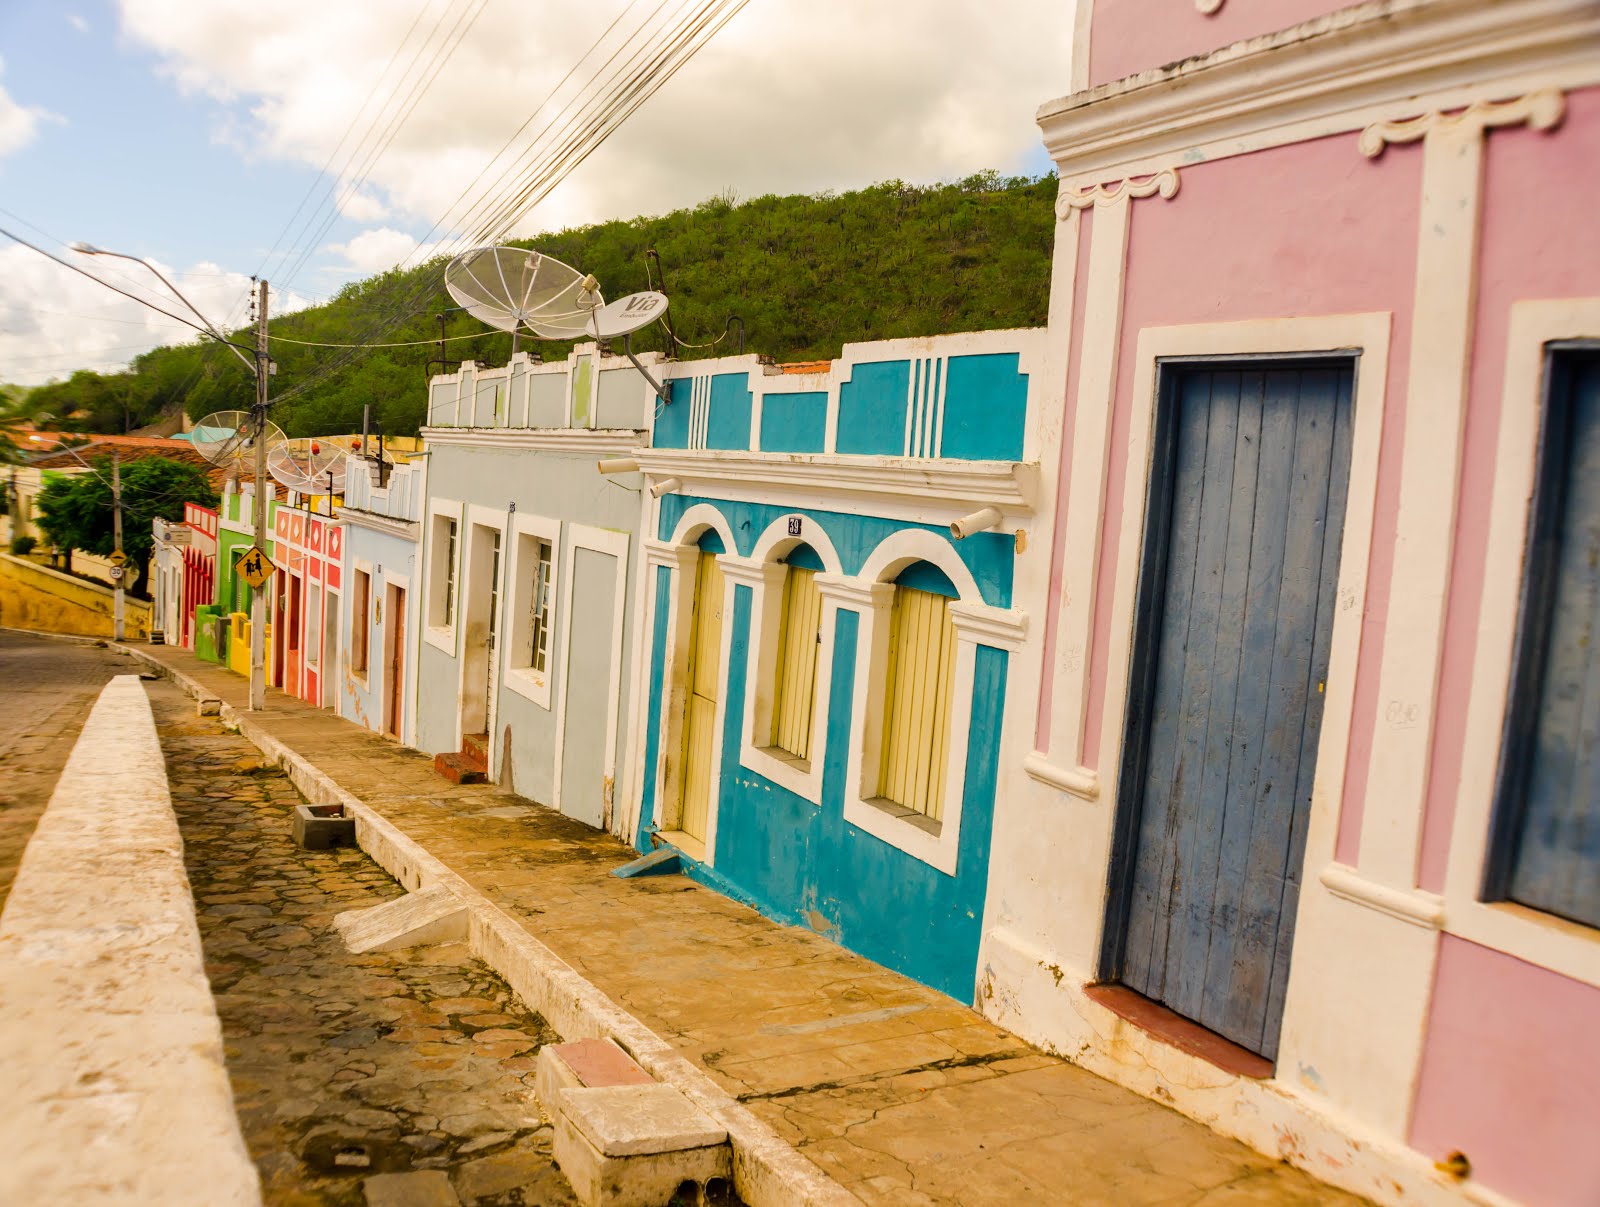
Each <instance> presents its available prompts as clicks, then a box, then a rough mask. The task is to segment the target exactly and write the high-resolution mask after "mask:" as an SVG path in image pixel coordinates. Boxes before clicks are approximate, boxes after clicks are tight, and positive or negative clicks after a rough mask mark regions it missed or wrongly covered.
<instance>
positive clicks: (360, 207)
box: [335, 186, 389, 222]
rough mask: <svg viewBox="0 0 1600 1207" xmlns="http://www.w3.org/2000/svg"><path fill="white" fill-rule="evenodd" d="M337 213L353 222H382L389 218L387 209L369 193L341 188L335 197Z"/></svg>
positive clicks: (346, 187) (345, 187)
mask: <svg viewBox="0 0 1600 1207" xmlns="http://www.w3.org/2000/svg"><path fill="white" fill-rule="evenodd" d="M335 201H336V203H337V204H338V206H339V212H340V213H341V214H343V215H344V216H345V217H346V218H349V219H350V220H351V221H353V222H382V221H383V220H384V219H385V218H387V217H388V216H389V207H388V206H386V205H385V204H384V203H383V202H382V201H381V200H379V199H378V198H377V197H375V196H373V195H372V194H371V193H363V192H362V191H361V190H360V189H356V188H350V187H348V186H344V187H341V189H340V191H339V192H338V194H336V196H335Z"/></svg>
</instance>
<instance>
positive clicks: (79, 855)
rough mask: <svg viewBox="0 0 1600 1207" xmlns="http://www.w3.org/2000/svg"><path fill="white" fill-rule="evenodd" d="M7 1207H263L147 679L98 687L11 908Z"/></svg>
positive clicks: (5, 967) (5, 955)
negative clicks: (66, 1206) (32, 1206)
mask: <svg viewBox="0 0 1600 1207" xmlns="http://www.w3.org/2000/svg"><path fill="white" fill-rule="evenodd" d="M0 1067H3V1068H4V1069H5V1070H6V1083H7V1084H6V1094H5V1096H4V1100H3V1102H0V1134H4V1135H5V1137H6V1140H7V1149H8V1153H7V1157H6V1160H5V1162H4V1163H3V1164H0V1201H3V1202H7V1203H81V1204H96V1203H107V1204H110V1203H164V1204H175V1205H183V1204H194V1205H195V1207H211V1205H215V1204H226V1205H229V1207H233V1205H239V1207H246V1205H251V1207H253V1205H257V1204H259V1203H260V1202H261V1187H260V1180H259V1177H258V1175H257V1173H256V1168H255V1166H254V1164H252V1162H251V1160H250V1154H249V1152H248V1151H247V1150H246V1148H245V1143H244V1137H243V1136H242V1134H241V1133H240V1129H239V1120H238V1116H237V1114H236V1112H235V1108H234V1102H233V1091H232V1087H231V1086H230V1084H229V1081H228V1072H227V1067H226V1064H225V1062H224V1057H223V1044H222V1024H221V1022H220V1021H219V1020H218V1018H217V1011H216V1003H215V1000H214V999H213V997H212V994H211V986H210V983H209V982H208V981H207V979H206V973H205V957H204V954H203V951H202V948H201V944H200V931H199V927H198V925H197V923H196V920H195V904H194V897H193V895H192V892H191V890H190V887H189V878H188V874H187V873H186V871H185V870H184V865H183V839H182V836H181V835H180V834H179V831H178V823H177V818H176V817H175V816H174V814H173V811H172V799H171V797H170V796H169V794H168V789H167V775H166V765H165V763H164V761H163V759H162V754H161V745H160V741H159V739H158V738H157V736H156V729H155V723H154V719H153V717H152V715H151V711H150V702H149V700H148V698H147V697H146V696H145V693H144V689H143V688H142V687H141V685H140V683H139V680H138V678H137V676H134V675H119V676H117V677H116V678H114V679H112V680H111V682H110V683H109V684H108V685H107V686H106V688H105V689H104V690H103V691H102V692H101V693H100V698H99V699H98V700H97V701H96V703H95V706H94V709H93V711H92V712H91V713H90V714H89V719H88V720H87V721H86V722H85V723H84V726H83V730H82V732H81V733H80V734H79V736H78V740H77V743H76V745H75V746H74V747H73V750H72V755H71V757H70V758H69V759H68V761H67V765H66V767H65V768H64V769H63V770H62V773H61V778H60V780H59V781H58V782H57V784H56V789H55V792H54V794H53V795H52V796H51V798H50V803H49V806H48V807H47V808H46V809H45V811H44V814H43V816H42V817H41V818H40V819H39V825H38V828H37V829H36V830H35V831H34V834H33V837H32V839H31V840H30V841H29V843H28V846H27V849H26V850H25V851H24V853H23V859H22V866H21V868H20V869H19V870H18V873H17V879H16V884H15V886H14V887H13V888H12V890H11V896H10V899H9V900H8V901H7V902H6V908H5V913H4V916H3V918H0Z"/></svg>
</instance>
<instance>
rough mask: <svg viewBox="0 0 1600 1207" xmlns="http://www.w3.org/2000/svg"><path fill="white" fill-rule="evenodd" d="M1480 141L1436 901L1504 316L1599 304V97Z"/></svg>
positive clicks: (1465, 683) (1450, 811)
mask: <svg viewBox="0 0 1600 1207" xmlns="http://www.w3.org/2000/svg"><path fill="white" fill-rule="evenodd" d="M1486 137H1487V140H1488V141H1487V144H1486V147H1485V151H1484V191H1483V216H1482V226H1481V230H1482V237H1481V239H1480V248H1481V251H1480V257H1481V258H1480V261H1479V280H1478V312H1477V319H1476V327H1475V332H1474V344H1473V364H1472V377H1471V382H1470V394H1469V399H1468V404H1467V405H1468V412H1467V427H1466V437H1465V440H1464V446H1463V453H1462V472H1461V494H1460V510H1459V511H1458V512H1457V515H1456V550H1455V562H1454V564H1453V565H1452V567H1451V578H1450V606H1449V611H1448V613H1447V615H1446V618H1445V637H1444V657H1443V663H1442V665H1441V668H1440V676H1439V710H1438V720H1437V722H1436V725H1435V729H1434V740H1433V766H1432V772H1431V778H1430V781H1429V791H1428V804H1427V813H1426V815H1425V817H1424V821H1423V831H1422V851H1421V856H1420V859H1419V867H1418V883H1419V884H1421V885H1422V887H1423V888H1425V889H1429V890H1431V891H1433V892H1439V891H1441V890H1442V889H1443V887H1444V878H1445V864H1446V862H1447V858H1448V855H1449V849H1450V834H1451V823H1452V821H1453V819H1454V815H1455V804H1456V794H1457V792H1458V791H1459V788H1460V780H1461V759H1462V753H1463V751H1464V749H1465V745H1466V723H1467V698H1468V688H1469V686H1470V685H1471V683H1472V661H1473V654H1474V652H1475V651H1474V647H1475V645H1476V642H1477V639H1478V632H1477V630H1478V610H1479V607H1480V605H1481V603H1482V596H1483V578H1484V556H1485V547H1486V542H1487V540H1488V533H1489V504H1490V501H1491V495H1492V493H1493V492H1492V486H1493V481H1494V466H1495V449H1496V444H1497V441H1498V438H1499V434H1500V404H1501V393H1502V391H1503V389H1504V388H1505V362H1506V329H1507V326H1508V322H1509V318H1510V313H1511V306H1512V303H1514V302H1517V301H1520V300H1523V299H1534V298H1570V297H1593V296H1595V295H1597V294H1600V239H1596V238H1594V237H1593V236H1592V234H1588V233H1586V232H1590V231H1592V230H1593V227H1594V205H1595V202H1594V199H1595V198H1596V197H1600V89H1587V90H1585V91H1581V92H1574V93H1571V94H1570V95H1569V96H1568V98H1567V117H1566V120H1565V121H1564V122H1563V123H1562V124H1561V126H1559V127H1558V128H1557V129H1555V130H1554V131H1551V132H1549V133H1543V132H1540V131H1537V130H1529V129H1527V128H1525V127H1517V128H1513V129H1507V130H1491V131H1489V133H1488V134H1487V136H1486ZM1386 154H1387V152H1386ZM1595 334H1597V335H1600V332H1596V333H1595ZM1506 637H1507V640H1508V641H1509V640H1510V634H1507V635H1506ZM1495 737H1496V738H1498V735H1495Z"/></svg>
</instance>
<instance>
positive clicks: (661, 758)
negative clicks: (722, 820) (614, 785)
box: [641, 503, 747, 867]
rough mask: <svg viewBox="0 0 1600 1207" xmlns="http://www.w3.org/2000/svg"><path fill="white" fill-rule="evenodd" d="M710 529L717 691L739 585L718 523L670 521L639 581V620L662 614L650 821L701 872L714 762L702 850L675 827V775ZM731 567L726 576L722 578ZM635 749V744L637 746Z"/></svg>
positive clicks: (711, 829) (712, 518)
mask: <svg viewBox="0 0 1600 1207" xmlns="http://www.w3.org/2000/svg"><path fill="white" fill-rule="evenodd" d="M709 529H715V530H716V532H717V534H718V535H719V536H720V537H721V538H722V544H723V549H724V550H725V552H723V553H720V554H717V555H715V556H716V557H717V558H718V559H719V562H720V565H721V567H722V570H723V590H724V597H723V599H724V603H723V609H724V610H723V625H722V648H721V649H720V650H719V651H718V652H717V660H718V669H717V674H718V680H717V681H718V683H721V684H726V683H727V681H728V666H729V659H730V658H731V656H732V653H731V651H732V648H733V624H732V618H733V603H734V600H735V599H736V598H737V591H736V588H737V586H738V584H739V583H740V582H745V581H747V580H745V579H741V578H740V577H739V574H740V567H739V563H742V562H744V561H745V560H746V559H743V558H740V557H738V555H737V554H736V553H734V552H733V551H734V550H735V549H737V546H736V545H735V544H734V540H733V530H732V529H731V528H730V527H729V526H728V521H727V519H726V517H724V516H723V514H722V512H721V511H719V510H718V509H717V508H715V507H713V506H712V505H711V504H709V503H696V504H695V505H694V506H692V507H690V508H689V509H688V510H687V511H685V512H684V513H683V515H682V516H681V517H680V518H679V520H678V526H677V528H676V530H675V531H674V532H673V534H672V540H671V541H670V542H661V541H653V540H651V541H646V542H645V558H646V563H645V564H646V567H647V570H646V573H647V574H648V575H649V576H650V580H651V584H652V600H653V602H652V604H651V608H650V614H649V616H648V617H647V618H646V619H647V622H648V623H649V624H650V625H651V631H654V625H655V609H657V608H662V607H664V608H666V609H667V617H668V619H667V649H666V660H665V665H664V666H663V667H662V672H661V673H662V688H661V708H660V715H659V716H658V717H657V718H656V723H657V726H658V730H657V732H658V735H659V740H658V742H657V746H656V765H655V767H653V768H651V769H650V774H653V775H654V776H655V777H656V796H655V806H654V817H653V820H654V822H655V825H656V829H657V832H658V834H659V836H660V838H661V840H662V841H663V842H666V843H670V844H671V845H672V846H674V847H676V848H678V849H679V850H681V851H682V852H683V853H684V854H686V855H688V856H689V857H690V858H691V859H694V860H696V861H698V862H700V863H702V864H704V865H705V866H706V867H714V866H715V865H716V854H717V814H718V809H717V803H718V798H719V797H720V796H721V794H722V760H721V759H720V758H715V759H713V760H712V765H711V783H710V786H709V789H708V791H709V793H710V797H711V799H710V802H709V805H708V808H707V810H706V836H705V841H704V842H703V843H702V842H701V841H699V840H698V839H695V838H691V837H690V836H689V835H688V834H685V833H684V832H683V830H682V829H681V826H682V819H683V800H682V795H681V794H682V791H683V775H682V767H681V765H680V764H681V758H682V751H683V739H684V732H683V727H684V718H685V716H686V714H687V708H688V696H689V648H690V645H691V644H692V643H693V640H694V592H695V564H696V563H695V559H696V557H698V556H699V554H700V549H699V541H700V538H701V537H703V536H704V535H705V533H706V532H707V530H709ZM730 563H731V564H733V566H734V569H733V572H732V574H729V573H728V567H729V565H730ZM656 566H668V567H670V568H671V570H672V575H671V579H672V582H671V586H670V587H669V592H670V594H669V596H668V598H667V599H665V600H662V599H660V598H657V597H656V596H655V593H654V581H655V570H654V568H655V567H656ZM727 716H728V707H727V693H726V691H723V692H722V693H721V694H720V695H719V697H718V700H717V716H716V721H715V728H714V729H713V731H712V739H711V740H712V749H713V750H721V749H722V736H723V726H724V725H725V724H726V723H727ZM641 745H643V743H641Z"/></svg>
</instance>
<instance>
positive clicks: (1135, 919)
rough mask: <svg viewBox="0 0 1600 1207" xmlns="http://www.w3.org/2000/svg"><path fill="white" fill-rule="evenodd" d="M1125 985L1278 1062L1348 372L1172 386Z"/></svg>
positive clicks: (1162, 452) (1139, 658) (1148, 617)
mask: <svg viewBox="0 0 1600 1207" xmlns="http://www.w3.org/2000/svg"><path fill="white" fill-rule="evenodd" d="M1164 377H1165V381H1164V383H1163V403H1162V407H1161V411H1160V415H1159V418H1158V424H1157V456H1156V460H1155V464H1154V465H1153V467H1152V496H1151V503H1150V511H1149V515H1148V523H1147V536H1146V556H1145V563H1144V569H1143V574H1142V579H1141V586H1140V621H1139V624H1140V632H1139V638H1138V643H1137V652H1136V661H1135V676H1134V680H1133V687H1132V689H1131V696H1130V707H1129V719H1130V726H1129V732H1128V746H1127V753H1126V758H1125V762H1124V783H1127V784H1129V786H1130V788H1131V790H1132V793H1133V794H1134V795H1133V798H1132V799H1133V801H1134V804H1133V805H1132V813H1131V817H1130V818H1129V819H1128V820H1127V821H1126V822H1125V828H1124V835H1125V837H1124V840H1123V841H1124V844H1125V848H1126V847H1131V848H1132V849H1131V851H1128V850H1126V849H1125V850H1124V852H1123V861H1122V867H1123V869H1124V871H1123V877H1124V881H1123V884H1122V886H1121V888H1122V890H1123V893H1124V896H1123V897H1122V906H1123V911H1124V913H1123V931H1122V935H1121V943H1120V950H1119V951H1117V952H1116V953H1115V957H1114V963H1115V966H1116V967H1117V971H1118V972H1119V979H1121V980H1122V982H1123V983H1125V984H1127V985H1129V986H1130V987H1132V988H1133V989H1136V990H1138V991H1139V992H1140V993H1142V994H1144V995H1145V996H1147V997H1150V998H1153V999H1155V1000H1157V1001H1160V1002H1162V1003H1164V1004H1166V1005H1167V1006H1169V1007H1170V1008H1172V1009H1173V1010H1175V1011H1176V1012H1178V1013H1179V1014H1182V1015H1185V1016H1186V1017H1188V1018H1191V1019H1194V1020H1195V1021H1197V1022H1199V1023H1201V1024H1202V1025H1204V1026H1206V1027H1208V1028H1210V1029H1211V1030H1213V1031H1216V1032H1217V1033H1219V1034H1221V1035H1223V1036H1226V1037H1227V1038H1228V1039H1231V1040H1233V1041H1234V1042H1236V1043H1238V1044H1240V1045H1242V1046H1243V1047H1246V1048H1249V1049H1250V1050H1251V1051H1254V1052H1259V1053H1261V1054H1262V1055H1263V1056H1266V1057H1268V1058H1271V1057H1273V1056H1275V1055H1276V1051H1277V1044H1278V1026H1279V1022H1280V1020H1281V1018H1282V1015H1283V996H1284V987H1285V984H1286V982H1287V979H1288V970H1289V952H1290V946H1291V943H1292V941H1293V932H1294V918H1295V908H1296V905H1297V903H1298V897H1299V883H1300V865H1301V860H1302V855H1303V852H1304V849H1305V829H1306V819H1307V815H1308V813H1309V810H1310V801H1311V783H1312V775H1313V773H1314V771H1315V769H1316V755H1317V742H1318V737H1319V735H1320V731H1321V721H1322V704H1323V700H1324V699H1325V698H1326V687H1327V674H1328V651H1329V645H1330V641H1331V632H1332V624H1333V609H1334V602H1335V593H1336V581H1337V578H1338V572H1339V545H1340V538H1341V536H1342V533H1343V528H1344V511H1345V495H1346V490H1347V486H1348V481H1349V463H1350V429H1351V414H1350V410H1351V408H1350V394H1351V386H1352V381H1353V368H1352V365H1351V364H1350V363H1349V362H1340V363H1337V364H1334V365H1331V366H1330V365H1328V364H1327V363H1325V362H1323V363H1310V362H1293V361H1285V362H1276V363H1275V364H1274V363H1272V362H1268V363H1264V364H1260V365H1257V366H1248V365H1247V366H1243V367H1240V366H1231V367H1227V368H1221V367H1212V366H1205V367H1185V368H1177V369H1172V368H1169V369H1167V370H1165V371H1164Z"/></svg>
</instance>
